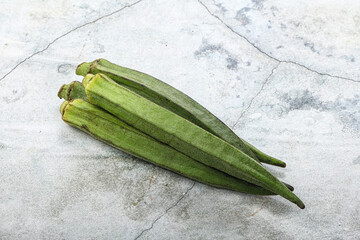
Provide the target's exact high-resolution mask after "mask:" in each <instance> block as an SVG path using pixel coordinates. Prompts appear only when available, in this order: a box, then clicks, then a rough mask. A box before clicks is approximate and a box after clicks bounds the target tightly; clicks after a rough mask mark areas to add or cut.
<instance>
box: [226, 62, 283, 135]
mask: <svg viewBox="0 0 360 240" xmlns="http://www.w3.org/2000/svg"><path fill="white" fill-rule="evenodd" d="M280 64H281V62H279V63H278V65H276V66H275V67H274V68H273V69H272V70H271V73H270V74H269V76H268V77H267V78H266V79H265V81H264V82H263V83H262V85H261V88H260V89H259V91H258V92H257V93H256V94H255V95H254V97H252V98H251V100H250V103H249V105H248V106H247V107H246V108H245V109H244V111H243V112H242V113H241V114H240V116H239V117H238V119H237V120H236V122H235V123H234V125H233V126H232V127H231V129H234V128H235V126H236V125H237V124H238V123H239V121H240V119H241V118H242V117H243V116H244V114H245V113H246V112H247V110H249V108H250V107H251V105H252V103H253V101H254V99H255V98H256V97H257V96H259V94H260V93H261V92H262V91H263V90H264V87H265V85H266V84H267V83H268V82H269V80H270V78H271V76H272V75H273V74H274V72H275V70H276V69H277V68H278V67H279V66H280Z"/></svg>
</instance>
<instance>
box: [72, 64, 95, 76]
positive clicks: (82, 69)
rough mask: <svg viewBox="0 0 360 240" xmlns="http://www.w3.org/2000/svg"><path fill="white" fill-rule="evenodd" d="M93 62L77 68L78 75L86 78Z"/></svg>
mask: <svg viewBox="0 0 360 240" xmlns="http://www.w3.org/2000/svg"><path fill="white" fill-rule="evenodd" d="M91 64H92V62H89V63H87V62H83V63H81V64H80V65H79V66H77V68H76V75H80V76H85V75H86V74H87V73H88V72H89V71H90V68H91Z"/></svg>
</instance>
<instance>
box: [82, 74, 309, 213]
mask: <svg viewBox="0 0 360 240" xmlns="http://www.w3.org/2000/svg"><path fill="white" fill-rule="evenodd" d="M83 84H84V86H85V91H86V95H87V99H88V101H89V102H90V103H92V104H95V105H97V106H99V107H101V108H103V109H104V110H106V111H108V112H110V113H111V114H113V115H115V116H116V117H118V118H119V119H120V120H123V121H124V122H126V123H128V124H129V125H131V126H133V127H134V128H136V129H138V130H140V131H142V132H143V133H145V134H147V135H149V136H151V137H153V138H155V139H157V140H159V141H161V142H163V143H164V144H167V145H170V146H171V147H173V148H175V149H176V150H178V151H180V152H182V153H184V154H185V155H187V156H190V157H191V158H193V159H195V160H197V161H199V162H202V163H204V164H206V165H207V166H210V167H214V168H216V169H218V170H220V171H223V172H225V173H227V174H229V175H232V176H234V177H236V178H239V179H242V180H245V181H247V182H250V183H253V184H255V185H258V186H261V187H263V188H265V189H267V190H269V191H271V192H274V193H276V194H279V195H281V196H283V197H284V198H286V199H288V200H289V201H291V202H293V203H295V204H297V205H298V206H299V207H300V208H304V207H305V205H304V204H303V203H302V201H301V200H300V199H299V198H298V197H297V196H296V195H295V194H293V193H292V192H291V191H290V190H289V189H288V188H287V187H286V186H285V185H284V184H283V183H281V182H280V181H279V180H278V179H277V178H276V177H274V176H273V175H272V174H271V173H269V172H268V171H267V170H266V169H265V168H264V167H263V166H262V165H261V164H259V163H258V162H256V161H255V160H254V159H252V158H250V157H249V156H248V155H246V154H245V153H243V152H242V151H240V150H238V149H237V148H235V147H233V146H232V145H230V144H229V143H227V142H225V141H223V140H222V139H220V138H218V137H216V136H215V135H213V134H211V133H210V132H208V131H206V130H204V129H202V128H200V127H199V126H197V125H195V124H193V123H192V122H190V121H188V120H186V119H184V118H182V117H180V116H179V115H177V114H175V113H173V112H171V111H169V110H167V109H165V108H163V107H161V106H159V105H157V104H155V103H154V102H152V101H150V100H148V99H146V98H144V97H142V96H140V95H138V94H136V93H134V92H132V91H130V90H129V89H128V88H125V87H123V86H121V85H119V84H117V83H115V82H114V81H112V80H111V79H110V78H108V77H106V76H105V75H103V74H96V75H95V76H94V77H92V78H91V79H90V80H88V81H84V82H83Z"/></svg>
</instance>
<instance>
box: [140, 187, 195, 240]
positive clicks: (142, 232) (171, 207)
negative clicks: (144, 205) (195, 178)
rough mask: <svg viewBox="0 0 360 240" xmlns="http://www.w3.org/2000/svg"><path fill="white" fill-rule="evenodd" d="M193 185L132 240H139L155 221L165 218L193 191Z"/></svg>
mask: <svg viewBox="0 0 360 240" xmlns="http://www.w3.org/2000/svg"><path fill="white" fill-rule="evenodd" d="M195 183H196V182H193V184H192V185H191V186H190V187H189V188H188V189H187V190H186V191H185V193H184V194H183V195H182V196H181V197H180V198H179V199H178V200H177V201H176V202H175V203H174V204H173V205H171V206H170V207H168V208H167V209H166V210H165V212H164V213H163V214H161V215H160V216H159V217H157V218H156V219H155V220H154V221H153V222H152V223H151V226H150V227H149V228H146V229H144V230H142V231H141V233H140V234H139V235H137V237H136V238H134V240H137V239H139V238H140V237H141V236H142V235H143V234H144V233H145V232H148V231H150V230H151V229H152V228H153V227H154V225H155V223H156V222H157V221H159V220H160V219H161V218H162V217H163V216H165V214H167V213H168V212H169V211H170V210H171V209H173V208H174V207H176V206H177V205H178V204H179V203H180V202H181V200H183V198H184V197H185V196H186V195H187V194H188V193H189V191H190V190H191V189H193V187H194V186H195Z"/></svg>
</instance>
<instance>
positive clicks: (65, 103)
mask: <svg viewBox="0 0 360 240" xmlns="http://www.w3.org/2000/svg"><path fill="white" fill-rule="evenodd" d="M69 103H70V102H69V101H64V102H63V103H62V104H61V106H60V113H61V116H63V115H64V112H65V108H66V106H67V105H68V104H69Z"/></svg>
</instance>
